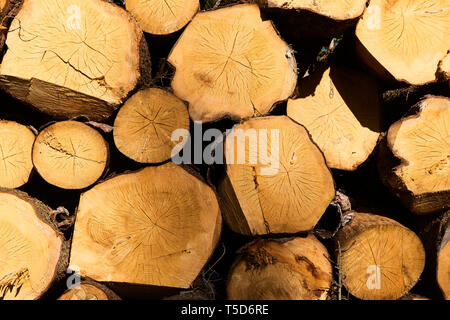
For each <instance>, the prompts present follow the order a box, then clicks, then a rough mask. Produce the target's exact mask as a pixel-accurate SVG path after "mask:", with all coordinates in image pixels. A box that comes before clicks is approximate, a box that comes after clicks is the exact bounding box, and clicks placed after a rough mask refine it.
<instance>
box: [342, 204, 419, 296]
mask: <svg viewBox="0 0 450 320" xmlns="http://www.w3.org/2000/svg"><path fill="white" fill-rule="evenodd" d="M348 214H349V215H351V216H352V219H351V220H350V222H349V223H348V224H346V225H345V226H344V227H343V228H342V229H341V230H340V231H339V232H338V233H337V235H336V241H337V244H338V245H337V248H338V249H337V253H336V254H337V255H338V265H339V266H340V271H341V273H342V279H343V284H344V286H345V287H346V288H347V290H348V291H349V292H350V293H351V294H352V295H353V296H355V297H357V298H359V299H364V300H393V299H398V298H400V297H402V296H404V295H405V294H406V293H408V292H409V290H410V289H411V288H412V287H413V286H414V285H415V284H416V283H417V281H418V279H419V277H420V275H421V273H422V271H423V268H424V264H425V250H424V248H423V245H422V243H421V241H420V240H419V238H418V237H417V236H416V234H415V233H414V232H412V231H411V230H409V229H407V228H405V227H404V226H402V225H400V224H399V223H397V222H396V221H394V220H391V219H389V218H385V217H381V216H377V215H373V214H369V213H358V212H354V211H351V212H349V213H348Z"/></svg>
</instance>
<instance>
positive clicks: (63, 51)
mask: <svg viewBox="0 0 450 320" xmlns="http://www.w3.org/2000/svg"><path fill="white" fill-rule="evenodd" d="M6 46H7V51H6V53H5V55H4V57H3V61H2V64H1V66H0V87H1V88H3V89H4V90H6V91H7V92H8V93H9V94H11V95H12V96H13V97H15V98H17V99H19V100H22V101H24V102H26V103H27V104H30V105H32V106H34V107H35V108H37V109H39V110H40V111H42V112H45V113H48V114H50V115H52V116H54V117H55V118H58V119H68V118H73V117H77V116H85V117H88V118H89V119H91V120H94V121H98V120H104V119H107V118H108V117H109V116H110V115H111V114H112V113H113V112H114V110H115V109H116V108H117V107H118V106H119V105H120V104H122V103H123V102H124V101H125V99H126V98H127V97H128V95H129V94H130V92H132V91H133V90H134V89H135V88H136V87H138V86H140V85H141V84H143V83H147V82H148V80H149V79H148V76H149V53H148V48H147V44H146V42H145V39H144V37H143V33H142V31H141V29H140V28H139V26H138V24H137V23H136V22H135V20H134V19H132V18H131V17H130V15H129V14H128V13H127V12H126V11H125V10H123V9H121V8H119V7H117V6H116V5H113V4H111V3H109V2H108V1H103V0H80V1H77V2H76V3H74V2H73V1H70V0H23V3H22V5H21V7H20V10H18V13H17V14H16V15H15V17H14V20H13V21H12V23H11V26H10V27H9V31H8V37H7V40H6Z"/></svg>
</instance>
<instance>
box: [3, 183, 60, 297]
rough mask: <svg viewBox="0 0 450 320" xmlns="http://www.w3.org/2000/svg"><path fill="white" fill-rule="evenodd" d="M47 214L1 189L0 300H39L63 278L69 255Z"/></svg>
mask: <svg viewBox="0 0 450 320" xmlns="http://www.w3.org/2000/svg"><path fill="white" fill-rule="evenodd" d="M50 212H51V209H50V208H48V207H47V206H45V205H44V204H43V203H42V202H40V201H37V200H36V199H32V198H30V197H28V196H27V195H25V194H24V193H22V192H17V191H8V190H7V189H0V248H1V250H0V261H1V263H0V300H16V299H17V300H33V299H38V298H40V297H41V296H42V295H43V294H44V293H45V292H46V291H47V290H48V289H49V288H50V286H51V285H52V284H53V282H54V281H56V280H59V279H60V278H61V276H63V275H64V272H65V268H66V267H67V257H68V252H67V251H64V250H67V248H66V246H65V245H64V240H63V238H62V236H61V235H60V233H59V232H58V231H56V228H55V227H54V226H53V224H52V223H51V222H50V221H49V220H48V217H49V214H50Z"/></svg>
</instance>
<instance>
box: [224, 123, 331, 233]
mask: <svg viewBox="0 0 450 320" xmlns="http://www.w3.org/2000/svg"><path fill="white" fill-rule="evenodd" d="M225 145H226V147H225V151H226V154H225V157H226V162H227V165H226V173H225V174H224V176H223V177H222V179H221V180H220V182H219V186H218V190H219V193H220V195H221V197H220V198H221V201H222V209H223V213H224V216H225V219H226V221H227V222H228V224H229V226H230V228H231V229H232V230H233V231H235V232H239V233H242V234H248V235H257V234H268V233H295V232H299V231H305V230H310V229H312V228H313V227H314V226H315V224H316V223H317V221H319V219H320V217H321V216H322V215H323V213H324V212H325V209H326V208H327V207H328V205H329V204H330V202H331V200H332V199H333V197H334V194H335V190H334V182H333V177H332V176H331V172H330V170H329V169H328V167H327V166H326V164H325V159H324V157H323V154H322V152H321V151H320V150H319V148H317V146H316V145H315V144H314V143H313V142H312V141H311V139H310V137H309V134H308V132H307V131H306V129H305V128H304V127H303V126H301V125H299V124H298V123H296V122H294V121H293V120H291V119H290V118H288V117H286V116H270V117H262V118H255V119H249V120H247V121H244V122H242V123H241V124H239V125H237V126H235V127H234V128H233V131H231V132H230V133H229V134H228V136H227V137H226V140H225Z"/></svg>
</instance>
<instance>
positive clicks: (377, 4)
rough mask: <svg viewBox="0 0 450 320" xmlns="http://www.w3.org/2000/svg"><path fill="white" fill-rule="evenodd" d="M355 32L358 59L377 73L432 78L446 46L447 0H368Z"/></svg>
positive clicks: (449, 41) (410, 79)
mask: <svg viewBox="0 0 450 320" xmlns="http://www.w3.org/2000/svg"><path fill="white" fill-rule="evenodd" d="M356 36H357V38H358V40H359V43H358V52H359V54H360V56H361V58H362V60H363V61H365V62H366V64H367V65H368V66H369V67H371V68H372V69H373V70H374V71H375V72H376V73H378V74H379V75H381V76H383V77H389V78H391V79H392V78H393V79H395V80H397V81H404V82H407V83H410V84H413V85H421V84H425V83H428V82H431V81H435V80H436V72H437V70H438V64H439V62H440V61H441V59H442V58H443V57H444V56H445V54H446V53H447V51H448V50H449V49H450V1H449V0H399V1H395V0H388V1H386V0H371V1H370V4H369V6H368V8H367V9H366V11H365V13H364V15H363V17H362V19H361V20H360V22H359V23H358V25H357V28H356Z"/></svg>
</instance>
